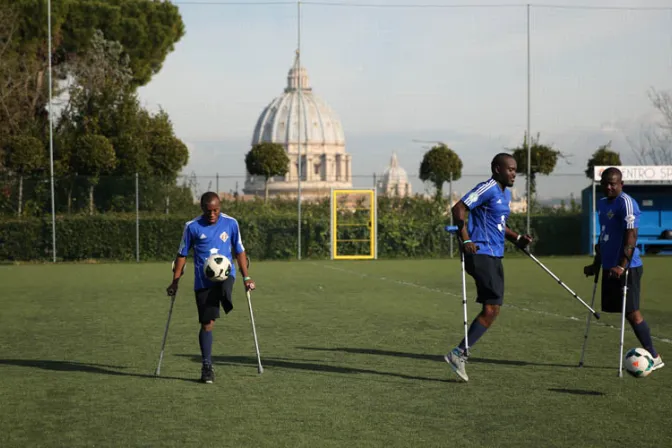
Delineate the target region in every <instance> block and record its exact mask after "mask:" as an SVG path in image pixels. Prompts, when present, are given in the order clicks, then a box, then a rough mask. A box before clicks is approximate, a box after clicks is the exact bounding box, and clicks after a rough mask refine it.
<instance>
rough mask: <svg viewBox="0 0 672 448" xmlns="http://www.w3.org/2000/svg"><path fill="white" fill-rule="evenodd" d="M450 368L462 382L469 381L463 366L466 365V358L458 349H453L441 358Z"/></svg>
mask: <svg viewBox="0 0 672 448" xmlns="http://www.w3.org/2000/svg"><path fill="white" fill-rule="evenodd" d="M443 359H445V360H446V362H447V363H448V364H449V365H450V367H451V368H452V369H453V370H454V371H455V373H456V374H457V376H459V377H460V378H461V379H462V380H464V381H469V377H468V376H467V370H466V369H465V365H466V364H467V357H466V356H465V355H464V353H463V352H462V351H461V350H460V349H459V348H454V349H453V350H452V351H450V352H448V353H446V354H445V355H444V357H443Z"/></svg>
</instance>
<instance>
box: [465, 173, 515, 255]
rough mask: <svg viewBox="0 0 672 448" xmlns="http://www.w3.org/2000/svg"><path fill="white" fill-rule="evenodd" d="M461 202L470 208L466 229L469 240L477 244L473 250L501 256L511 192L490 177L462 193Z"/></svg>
mask: <svg viewBox="0 0 672 448" xmlns="http://www.w3.org/2000/svg"><path fill="white" fill-rule="evenodd" d="M462 202H464V205H466V206H467V208H468V209H469V221H468V223H467V230H468V231H469V236H470V237H471V241H472V242H473V243H474V244H476V245H477V246H478V247H479V249H478V251H477V252H476V253H477V254H484V255H490V256H492V257H498V258H502V257H504V237H505V235H506V220H507V219H509V215H510V214H511V208H510V207H509V204H510V202H511V192H510V191H509V190H508V189H506V188H505V189H504V190H502V189H501V187H500V186H499V184H498V183H497V181H496V180H494V179H490V180H488V181H486V182H481V183H480V184H478V185H476V187H474V188H473V189H472V190H471V191H470V192H469V193H467V194H466V195H464V197H463V198H462Z"/></svg>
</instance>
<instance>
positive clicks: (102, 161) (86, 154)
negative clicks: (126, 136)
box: [72, 134, 116, 214]
mask: <svg viewBox="0 0 672 448" xmlns="http://www.w3.org/2000/svg"><path fill="white" fill-rule="evenodd" d="M72 164H73V167H74V169H75V171H76V172H77V173H78V174H79V175H84V176H86V177H87V182H88V184H89V214H93V208H94V203H93V189H94V188H95V186H96V185H97V184H98V182H99V181H100V175H101V174H107V173H109V172H111V171H112V170H113V169H114V167H115V165H116V157H115V154H114V148H113V147H112V144H111V143H110V141H109V140H108V139H107V138H105V137H104V136H102V135H95V134H86V135H83V136H81V137H79V138H78V139H77V142H76V146H75V151H74V153H73V157H72Z"/></svg>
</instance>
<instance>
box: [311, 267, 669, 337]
mask: <svg viewBox="0 0 672 448" xmlns="http://www.w3.org/2000/svg"><path fill="white" fill-rule="evenodd" d="M312 264H314V265H316V266H322V267H323V268H325V269H332V270H334V271H341V272H346V273H348V274H352V275H357V276H359V277H362V278H365V277H366V278H373V279H376V280H382V281H385V282H391V283H396V284H398V285H403V286H410V287H412V288H419V289H424V290H425V291H431V292H436V293H439V294H443V295H446V296H451V297H458V298H462V296H461V295H459V294H454V293H452V292H449V291H444V290H441V289H436V288H430V287H428V286H424V285H419V284H417V283H412V282H407V281H404V280H395V279H391V278H387V277H376V276H372V275H369V274H363V273H361V272H356V271H351V270H349V269H343V268H339V267H336V266H327V265H324V264H318V263H312ZM503 306H504V307H507V308H512V309H515V310H519V311H527V312H528V313H534V314H541V315H544V316H550V317H557V318H559V319H565V320H573V321H584V320H585V317H584V318H578V317H574V316H563V315H562V314H556V313H551V312H549V311H540V310H535V309H532V308H526V307H523V306H516V305H510V304H504V305H503ZM593 325H600V326H602V327H605V328H611V329H613V330H619V331H620V328H619V327H615V326H613V325H611V324H605V323H602V322H593ZM651 339H655V340H656V341H660V342H664V343H666V344H672V339H670V338H661V337H657V336H653V335H651Z"/></svg>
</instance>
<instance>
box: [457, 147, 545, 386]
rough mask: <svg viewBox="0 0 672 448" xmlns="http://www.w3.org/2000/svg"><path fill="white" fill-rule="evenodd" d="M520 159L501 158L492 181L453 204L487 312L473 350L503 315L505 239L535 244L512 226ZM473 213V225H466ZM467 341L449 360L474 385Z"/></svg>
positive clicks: (472, 335) (468, 266)
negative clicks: (513, 192) (469, 372)
mask: <svg viewBox="0 0 672 448" xmlns="http://www.w3.org/2000/svg"><path fill="white" fill-rule="evenodd" d="M516 168H517V165H516V160H515V159H514V158H513V156H511V155H510V154H506V153H500V154H497V155H496V156H495V157H494V158H493V159H492V162H491V164H490V170H491V172H492V177H491V178H490V179H489V180H487V181H485V182H481V183H479V184H478V185H476V186H475V187H474V188H473V189H472V190H471V191H470V192H469V193H467V194H466V195H465V196H464V197H463V198H462V200H460V201H459V202H458V203H457V204H455V206H453V209H452V213H453V220H454V222H455V224H456V225H457V227H458V229H459V233H458V237H459V239H460V240H461V250H462V251H463V252H464V263H465V270H466V271H467V273H468V274H469V275H470V276H472V277H473V278H474V281H475V283H476V291H477V298H476V301H477V302H478V303H480V304H482V305H483V308H482V310H481V312H480V313H479V314H478V316H476V318H475V319H474V321H473V322H472V323H471V326H470V327H469V330H468V332H467V339H468V341H469V348H471V347H472V346H473V345H474V344H475V343H476V342H477V341H478V340H479V339H480V338H481V336H483V335H484V334H485V332H486V331H487V330H488V328H490V325H492V323H493V322H494V321H495V318H496V317H497V316H498V315H499V310H500V308H501V306H502V303H503V302H504V268H503V266H502V258H503V257H504V242H505V239H508V240H509V241H511V242H513V243H514V244H516V245H517V246H518V247H520V248H521V249H523V248H525V247H527V246H528V245H529V244H530V242H532V237H530V236H529V235H519V234H518V233H516V232H514V231H512V230H511V229H509V227H508V226H507V224H506V221H507V219H508V218H509V214H510V213H511V210H510V208H509V203H510V202H511V192H510V191H509V190H507V187H512V186H513V183H514V181H515V179H516ZM467 211H469V221H468V225H467V226H465V225H464V221H465V219H466V215H467ZM466 349H467V347H466V341H465V340H464V339H462V342H460V344H459V345H458V346H457V347H455V348H454V349H453V350H452V351H451V352H449V353H447V354H446V355H445V356H444V358H445V360H446V361H447V362H448V364H450V366H451V367H452V369H453V370H454V371H455V373H456V374H457V375H458V376H459V377H460V378H461V379H462V380H464V381H469V377H468V376H467V372H466V369H465V364H466V362H467V356H468V353H467V352H466Z"/></svg>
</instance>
